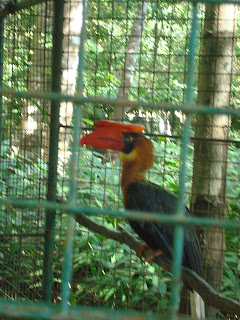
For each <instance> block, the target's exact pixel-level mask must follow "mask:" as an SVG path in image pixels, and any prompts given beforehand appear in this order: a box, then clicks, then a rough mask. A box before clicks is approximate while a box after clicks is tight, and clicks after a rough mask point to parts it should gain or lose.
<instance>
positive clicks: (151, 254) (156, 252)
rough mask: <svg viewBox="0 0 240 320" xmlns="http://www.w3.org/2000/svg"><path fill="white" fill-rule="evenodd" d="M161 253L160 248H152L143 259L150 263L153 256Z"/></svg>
mask: <svg viewBox="0 0 240 320" xmlns="http://www.w3.org/2000/svg"><path fill="white" fill-rule="evenodd" d="M162 254H163V252H162V250H160V249H157V250H154V251H152V252H151V253H150V254H149V255H147V257H146V258H145V260H146V261H147V262H148V263H149V264H151V263H152V262H153V259H154V258H155V257H158V256H161V255H162Z"/></svg>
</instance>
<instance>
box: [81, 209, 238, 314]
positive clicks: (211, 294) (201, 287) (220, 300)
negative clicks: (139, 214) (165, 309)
mask: <svg viewBox="0 0 240 320" xmlns="http://www.w3.org/2000/svg"><path fill="white" fill-rule="evenodd" d="M76 221H77V222H78V223H79V224H81V225H82V226H84V227H86V228H87V229H89V230H91V231H93V232H95V233H99V234H101V235H103V236H105V237H106V238H108V239H113V240H116V241H118V242H120V243H124V244H127V245H128V246H129V247H130V248H131V249H133V250H135V251H136V250H137V249H138V248H139V247H140V246H141V245H142V242H141V241H139V240H138V239H137V238H136V237H134V236H132V235H131V234H130V233H129V232H127V231H117V230H113V229H109V228H108V227H106V226H104V225H103V224H100V223H98V222H95V221H93V220H92V219H90V218H88V217H87V216H85V215H84V214H83V215H81V216H77V217H76ZM149 251H151V249H148V250H144V252H143V257H146V256H147V255H149ZM154 262H155V263H157V264H158V265H159V266H160V267H162V268H163V269H165V270H167V271H170V272H171V261H170V260H168V259H166V258H164V257H159V256H158V257H155V258H154ZM182 280H184V281H187V282H191V285H192V288H193V289H194V290H195V291H197V292H198V293H199V294H200V295H201V297H202V298H203V300H204V301H205V303H207V304H208V305H211V306H213V307H216V308H217V309H218V310H221V311H225V312H227V313H228V314H232V315H237V316H240V303H239V302H238V301H236V300H234V299H231V298H227V297H225V296H223V295H221V294H220V293H218V292H216V291H215V290H214V289H213V288H212V287H211V286H210V285H209V284H208V283H207V282H206V281H205V280H204V279H202V278H201V277H199V276H198V275H197V274H196V273H195V272H194V271H192V270H190V269H189V268H186V267H182Z"/></svg>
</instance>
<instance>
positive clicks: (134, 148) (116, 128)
mask: <svg viewBox="0 0 240 320" xmlns="http://www.w3.org/2000/svg"><path fill="white" fill-rule="evenodd" d="M94 127H95V130H94V131H93V132H92V133H90V134H88V135H86V136H84V137H83V138H82V139H81V140H80V144H81V145H83V144H85V145H91V146H94V147H98V148H103V149H110V150H116V151H119V152H120V157H121V160H122V164H123V166H125V165H127V166H130V165H136V164H138V165H139V166H141V169H142V170H148V169H150V168H151V167H152V166H153V145H152V142H151V141H150V140H149V139H147V138H146V137H145V136H144V135H143V133H142V132H143V130H144V126H142V125H133V124H126V123H119V122H114V121H107V120H100V121H98V122H97V123H95V125H94Z"/></svg>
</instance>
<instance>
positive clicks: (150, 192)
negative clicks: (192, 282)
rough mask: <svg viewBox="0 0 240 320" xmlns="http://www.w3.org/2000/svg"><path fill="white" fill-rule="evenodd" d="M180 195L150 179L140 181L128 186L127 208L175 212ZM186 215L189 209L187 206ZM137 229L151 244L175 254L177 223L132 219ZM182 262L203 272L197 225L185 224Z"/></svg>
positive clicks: (168, 255)
mask: <svg viewBox="0 0 240 320" xmlns="http://www.w3.org/2000/svg"><path fill="white" fill-rule="evenodd" d="M176 202H177V198H176V197H175V196H174V195H173V194H171V193H170V192H169V191H167V190H165V189H163V188H162V187H160V186H158V185H156V184H153V183H151V182H147V181H146V182H137V183H134V184H132V185H131V186H130V188H129V190H128V199H127V206H126V208H127V209H134V210H139V211H149V212H160V213H166V214H173V213H175V211H176ZM186 215H189V211H188V209H187V208H186ZM130 225H131V226H132V228H133V229H134V231H135V232H136V233H137V234H138V235H139V236H140V238H142V239H143V240H144V241H145V242H146V243H147V244H148V245H149V246H150V247H151V248H153V249H161V250H162V251H163V252H164V254H165V255H166V257H168V258H172V253H173V234H174V226H173V225H168V224H160V223H153V222H146V221H141V220H140V221H136V220H134V221H130ZM184 229H185V230H184V256H183V265H184V266H187V267H190V268H191V269H192V270H194V271H195V272H197V273H198V274H199V275H202V255H201V250H200V246H199V243H198V238H197V234H196V231H195V228H194V227H190V226H188V227H185V228H184Z"/></svg>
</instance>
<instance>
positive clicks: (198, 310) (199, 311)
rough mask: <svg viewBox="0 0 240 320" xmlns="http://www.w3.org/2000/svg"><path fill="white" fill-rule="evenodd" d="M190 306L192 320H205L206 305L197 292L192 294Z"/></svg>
mask: <svg viewBox="0 0 240 320" xmlns="http://www.w3.org/2000/svg"><path fill="white" fill-rule="evenodd" d="M190 306H191V317H192V319H204V318H205V305H204V301H203V299H202V298H201V296H200V295H199V294H198V293H197V292H196V291H194V290H193V291H191V292H190Z"/></svg>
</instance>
